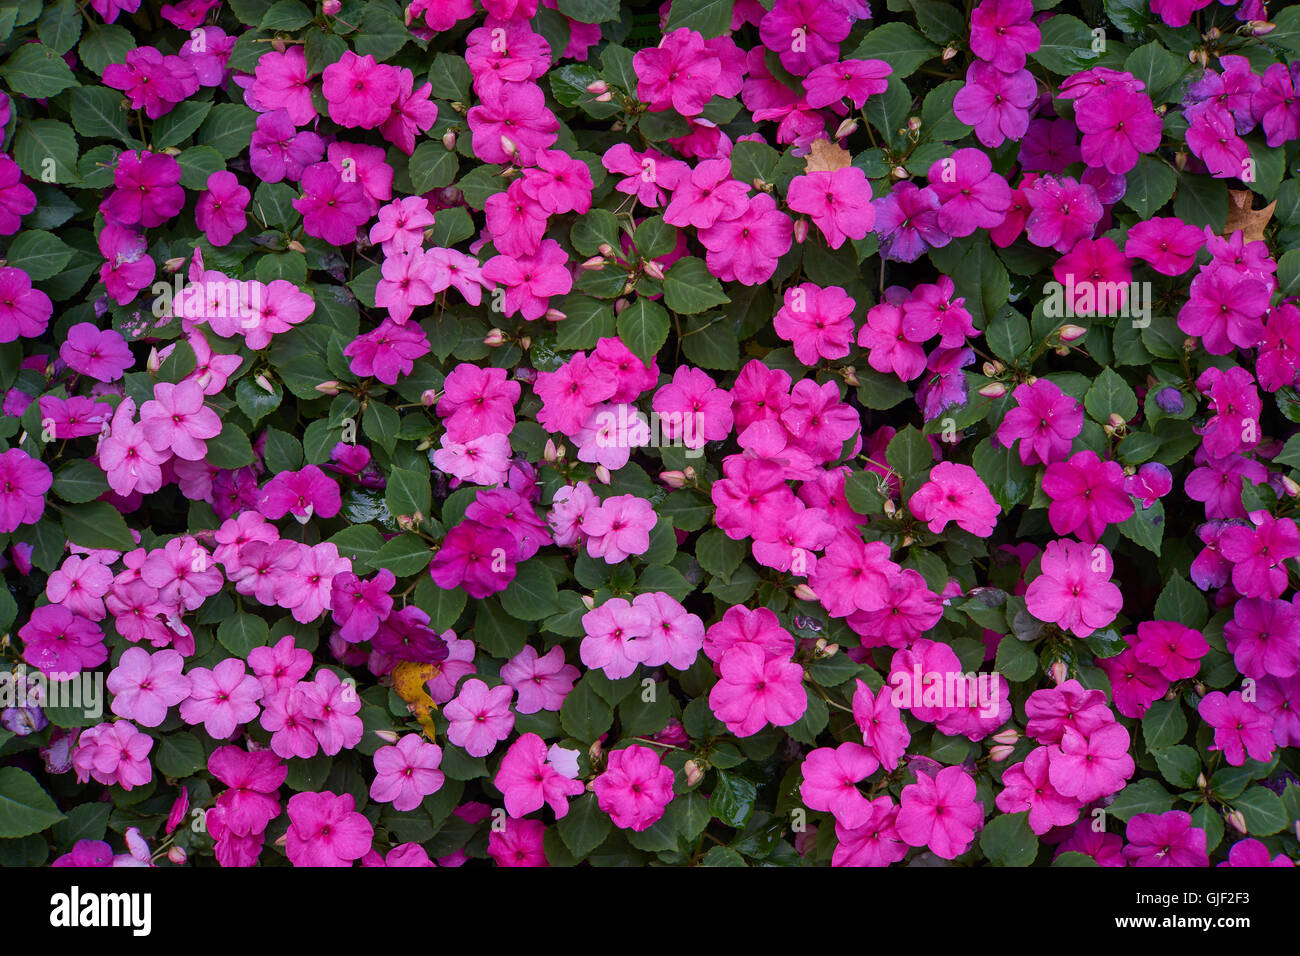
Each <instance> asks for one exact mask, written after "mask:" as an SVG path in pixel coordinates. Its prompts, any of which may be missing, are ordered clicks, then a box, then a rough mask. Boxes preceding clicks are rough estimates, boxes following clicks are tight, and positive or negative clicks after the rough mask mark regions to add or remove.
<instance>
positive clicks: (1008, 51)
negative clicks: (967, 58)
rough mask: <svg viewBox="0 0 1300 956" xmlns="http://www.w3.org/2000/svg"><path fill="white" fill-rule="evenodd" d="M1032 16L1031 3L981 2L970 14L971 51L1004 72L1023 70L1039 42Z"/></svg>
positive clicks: (1028, 0) (1015, 0)
mask: <svg viewBox="0 0 1300 956" xmlns="http://www.w3.org/2000/svg"><path fill="white" fill-rule="evenodd" d="M1033 14H1034V4H1033V2H1032V0H981V2H980V3H979V5H978V6H976V7H975V9H974V10H972V11H971V15H970V49H971V52H972V53H974V54H975V55H976V56H977V57H979V58H980V59H981V60H984V61H985V62H987V63H990V64H992V65H993V66H995V67H997V68H998V69H999V70H1001V71H1002V72H1003V73H1014V72H1016V71H1017V70H1022V69H1024V66H1025V57H1026V55H1027V54H1029V53H1033V52H1035V51H1036V50H1037V49H1038V47H1039V45H1040V44H1041V43H1042V36H1041V34H1040V33H1039V32H1038V27H1037V26H1036V25H1035V24H1034V22H1033V21H1032V20H1031V19H1030V18H1031V17H1032V16H1033Z"/></svg>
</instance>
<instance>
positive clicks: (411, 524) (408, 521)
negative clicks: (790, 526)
mask: <svg viewBox="0 0 1300 956" xmlns="http://www.w3.org/2000/svg"><path fill="white" fill-rule="evenodd" d="M393 520H394V521H396V522H397V526H398V527H399V528H401V529H402V530H403V531H414V530H415V529H416V527H417V525H416V521H415V519H414V518H412V517H411V516H410V515H395V516H394V518H393Z"/></svg>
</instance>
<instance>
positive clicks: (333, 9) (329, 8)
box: [321, 0, 343, 17]
mask: <svg viewBox="0 0 1300 956" xmlns="http://www.w3.org/2000/svg"><path fill="white" fill-rule="evenodd" d="M342 9H343V4H342V3H341V2H340V0H325V2H324V3H323V4H321V13H323V14H325V16H327V17H332V16H336V15H337V14H338V12H339V11H340V10H342Z"/></svg>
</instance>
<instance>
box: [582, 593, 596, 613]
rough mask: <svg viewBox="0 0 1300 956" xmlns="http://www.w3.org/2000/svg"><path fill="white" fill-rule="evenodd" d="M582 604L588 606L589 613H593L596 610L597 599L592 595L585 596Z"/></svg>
mask: <svg viewBox="0 0 1300 956" xmlns="http://www.w3.org/2000/svg"><path fill="white" fill-rule="evenodd" d="M582 603H583V604H584V605H586V607H587V610H588V611H593V610H595V608H596V598H595V597H594V596H593V595H591V594H584V595H583V596H582Z"/></svg>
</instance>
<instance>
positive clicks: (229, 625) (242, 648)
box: [217, 611, 271, 658]
mask: <svg viewBox="0 0 1300 956" xmlns="http://www.w3.org/2000/svg"><path fill="white" fill-rule="evenodd" d="M217 640H218V641H220V642H221V646H222V647H224V648H225V649H226V650H228V651H230V653H232V654H234V655H235V656H236V657H241V658H247V657H248V652H249V651H251V650H252V649H253V648H255V647H265V646H266V645H267V644H269V643H271V628H270V627H269V626H268V625H267V623H266V621H265V619H263V618H261V617H258V616H257V615H256V614H248V613H245V612H243V611H236V612H235V613H234V614H233V615H231V616H230V617H228V618H226V619H225V620H224V621H222V622H221V626H220V627H218V628H217Z"/></svg>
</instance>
